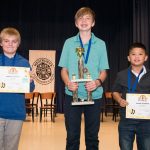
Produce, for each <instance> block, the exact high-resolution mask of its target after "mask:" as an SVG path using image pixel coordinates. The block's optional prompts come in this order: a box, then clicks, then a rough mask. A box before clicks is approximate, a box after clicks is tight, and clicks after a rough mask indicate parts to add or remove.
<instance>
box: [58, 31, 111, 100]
mask: <svg viewBox="0 0 150 150" xmlns="http://www.w3.org/2000/svg"><path fill="white" fill-rule="evenodd" d="M88 44H89V42H88V43H86V44H84V51H85V52H84V55H85V56H86V54H87V49H88ZM77 47H81V45H80V40H79V33H78V34H77V35H76V36H74V37H71V38H69V39H67V40H66V41H65V43H64V46H63V50H62V54H61V57H60V61H59V64H58V66H60V67H63V68H66V69H67V70H68V73H69V78H70V80H71V78H72V75H73V74H75V75H76V78H78V56H77V53H76V48H77ZM83 61H84V59H83ZM84 67H86V68H88V71H89V73H90V74H91V78H92V79H93V80H95V79H97V78H98V76H99V73H100V71H102V70H106V69H109V64H108V58H107V51H106V45H105V42H104V41H103V40H101V39H99V38H97V37H96V36H95V35H94V34H93V33H92V39H91V48H90V53H89V57H88V62H87V64H85V63H84ZM65 92H66V94H68V95H71V96H72V92H71V91H69V90H68V89H67V88H66V89H65ZM102 93H103V89H102V87H99V88H97V89H96V90H95V91H93V92H92V97H93V99H98V98H101V97H102ZM78 97H79V98H81V99H86V98H87V91H86V89H85V87H84V83H79V88H78Z"/></svg>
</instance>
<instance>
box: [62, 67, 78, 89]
mask: <svg viewBox="0 0 150 150" xmlns="http://www.w3.org/2000/svg"><path fill="white" fill-rule="evenodd" d="M61 78H62V80H63V82H64V83H65V86H66V87H67V88H68V89H69V90H71V91H76V90H77V89H78V83H75V82H71V81H70V79H69V74H68V70H67V68H62V69H61Z"/></svg>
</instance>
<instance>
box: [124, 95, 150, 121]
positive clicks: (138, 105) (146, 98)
mask: <svg viewBox="0 0 150 150" xmlns="http://www.w3.org/2000/svg"><path fill="white" fill-rule="evenodd" d="M126 100H127V102H128V103H129V104H128V106H126V118H133V119H134V118H135V119H150V94H132V93H127V94H126Z"/></svg>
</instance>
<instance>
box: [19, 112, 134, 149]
mask: <svg viewBox="0 0 150 150" xmlns="http://www.w3.org/2000/svg"><path fill="white" fill-rule="evenodd" d="M48 119H49V118H44V119H43V121H42V123H40V122H39V118H38V117H37V118H35V122H34V123H33V122H32V121H31V117H27V120H26V121H25V122H24V124H23V129H22V135H21V139H20V143H19V150H41V149H42V150H65V142H66V131H65V126H64V116H63V114H57V117H56V122H55V123H52V122H50V121H49V120H48ZM82 120H83V119H82ZM117 128H118V120H117V122H114V121H112V119H111V116H108V117H107V118H106V117H105V118H104V122H101V128H100V132H99V137H100V138H99V139H100V144H99V147H100V150H119V146H118V130H117ZM134 145H135V144H134ZM134 147H135V146H134ZM80 150H85V143H84V121H82V130H81V144H80ZM134 150H136V148H134Z"/></svg>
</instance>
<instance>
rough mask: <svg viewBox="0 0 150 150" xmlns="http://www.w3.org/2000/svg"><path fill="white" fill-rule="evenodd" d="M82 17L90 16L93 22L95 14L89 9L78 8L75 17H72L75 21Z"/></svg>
mask: <svg viewBox="0 0 150 150" xmlns="http://www.w3.org/2000/svg"><path fill="white" fill-rule="evenodd" d="M84 15H91V16H92V18H93V22H94V21H95V12H94V11H93V10H92V9H91V8H89V7H82V8H80V9H79V10H78V11H77V12H76V14H75V17H74V19H75V21H76V20H77V19H78V18H80V17H82V16H84Z"/></svg>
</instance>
